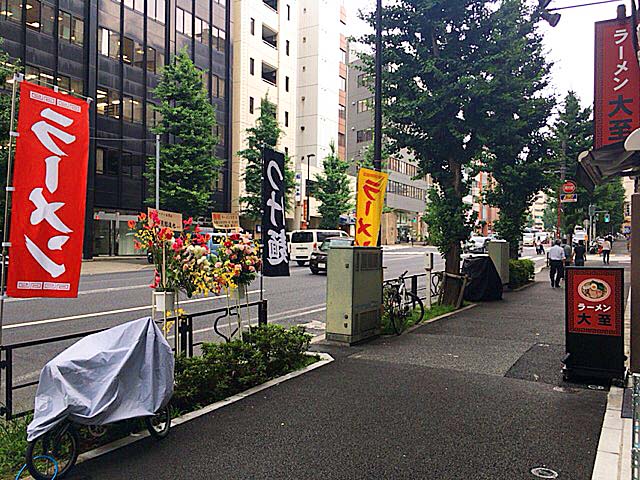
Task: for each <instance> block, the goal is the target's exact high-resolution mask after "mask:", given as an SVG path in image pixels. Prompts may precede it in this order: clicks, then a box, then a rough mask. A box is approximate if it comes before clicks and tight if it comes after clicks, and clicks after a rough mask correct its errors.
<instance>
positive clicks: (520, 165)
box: [478, 0, 555, 258]
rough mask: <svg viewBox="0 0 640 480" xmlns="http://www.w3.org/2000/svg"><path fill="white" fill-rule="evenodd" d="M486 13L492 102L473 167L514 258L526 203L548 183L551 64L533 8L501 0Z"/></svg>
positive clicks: (497, 226) (551, 100)
mask: <svg viewBox="0 0 640 480" xmlns="http://www.w3.org/2000/svg"><path fill="white" fill-rule="evenodd" d="M492 18H493V25H492V28H491V31H490V32H489V35H488V43H489V46H488V48H487V57H486V58H485V61H486V62H487V68H486V71H485V75H487V76H490V77H492V81H491V83H492V87H491V88H492V90H493V95H492V96H491V98H490V101H491V102H492V103H493V104H494V107H493V109H492V114H491V115H489V116H488V118H486V119H485V121H484V123H483V136H484V143H485V146H486V147H487V149H488V153H487V154H485V155H484V156H483V160H482V161H481V162H479V165H478V170H482V171H486V172H488V173H490V174H491V175H492V177H493V179H494V180H495V184H494V185H493V188H491V189H490V190H488V191H487V192H486V195H485V199H486V201H487V202H488V203H489V204H490V205H492V206H494V207H498V208H499V209H500V216H499V220H498V221H497V222H496V225H495V227H496V230H497V231H498V233H500V235H501V236H502V238H504V239H505V240H507V241H508V242H509V245H510V253H511V257H512V258H516V257H517V256H518V244H519V242H520V240H521V238H522V232H523V229H524V227H525V226H526V223H527V215H528V213H529V208H530V207H531V204H532V203H533V201H534V199H535V196H536V194H537V193H538V192H539V191H540V190H542V189H544V188H546V187H547V186H548V184H549V179H548V175H547V174H546V173H545V171H547V170H548V168H549V152H548V144H547V141H546V139H545V138H544V137H543V136H542V135H541V134H540V131H541V129H543V128H544V127H545V126H546V123H547V119H548V118H549V116H550V115H551V108H552V107H553V105H554V103H555V102H554V100H553V98H552V97H551V96H548V95H545V93H544V90H545V88H547V86H548V83H549V82H548V79H549V74H550V68H551V65H550V64H549V63H548V62H547V60H546V59H545V51H544V47H543V44H542V35H541V34H540V32H539V31H538V30H537V27H536V23H537V21H538V18H537V16H536V15H535V9H533V8H530V7H528V6H527V5H526V4H525V2H524V1H523V0H505V1H503V2H502V4H501V7H500V8H499V9H498V10H497V11H496V12H495V14H493V15H492ZM485 108H488V109H489V108H491V106H490V104H488V105H487V106H486V107H485Z"/></svg>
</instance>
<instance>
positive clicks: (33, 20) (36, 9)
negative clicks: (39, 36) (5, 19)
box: [26, 0, 41, 31]
mask: <svg viewBox="0 0 640 480" xmlns="http://www.w3.org/2000/svg"><path fill="white" fill-rule="evenodd" d="M26 23H27V28H31V29H33V30H38V31H40V25H41V23H40V0H27V18H26Z"/></svg>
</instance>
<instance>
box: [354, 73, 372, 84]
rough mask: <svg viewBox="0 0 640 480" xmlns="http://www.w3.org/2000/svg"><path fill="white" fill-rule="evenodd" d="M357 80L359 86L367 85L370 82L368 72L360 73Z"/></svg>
mask: <svg viewBox="0 0 640 480" xmlns="http://www.w3.org/2000/svg"><path fill="white" fill-rule="evenodd" d="M357 82H358V86H359V87H366V86H367V85H368V83H369V78H368V75H367V74H366V73H362V74H360V75H358V79H357Z"/></svg>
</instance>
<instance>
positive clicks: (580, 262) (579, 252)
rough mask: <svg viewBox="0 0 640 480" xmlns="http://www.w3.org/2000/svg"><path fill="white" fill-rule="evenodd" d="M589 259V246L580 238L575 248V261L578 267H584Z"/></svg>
mask: <svg viewBox="0 0 640 480" xmlns="http://www.w3.org/2000/svg"><path fill="white" fill-rule="evenodd" d="M586 261H587V248H586V247H585V246H584V240H578V245H576V248H574V249H573V262H574V265H575V266H576V267H584V262H586Z"/></svg>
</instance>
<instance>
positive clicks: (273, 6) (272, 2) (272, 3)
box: [262, 0, 278, 12]
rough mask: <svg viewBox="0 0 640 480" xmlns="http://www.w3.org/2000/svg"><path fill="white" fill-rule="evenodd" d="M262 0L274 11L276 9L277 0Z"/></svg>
mask: <svg viewBox="0 0 640 480" xmlns="http://www.w3.org/2000/svg"><path fill="white" fill-rule="evenodd" d="M262 2H263V3H264V4H265V5H267V6H268V7H269V8H271V9H273V10H275V11H276V12H277V11H278V0H262Z"/></svg>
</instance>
